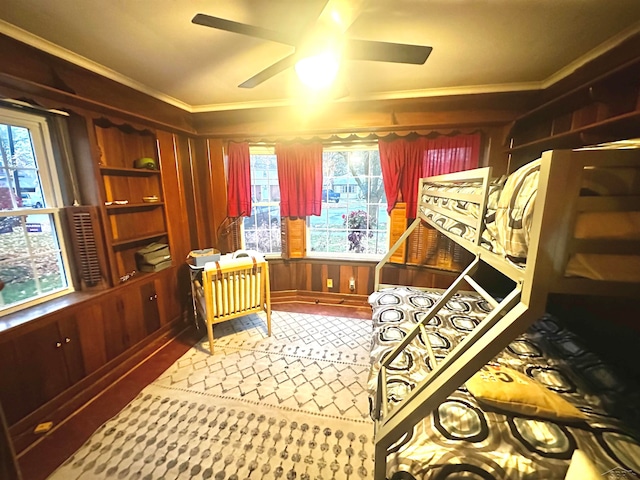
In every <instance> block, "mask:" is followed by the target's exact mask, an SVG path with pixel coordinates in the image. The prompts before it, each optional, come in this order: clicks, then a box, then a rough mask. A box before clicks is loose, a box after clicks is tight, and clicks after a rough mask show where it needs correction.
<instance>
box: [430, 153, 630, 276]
mask: <svg viewBox="0 0 640 480" xmlns="http://www.w3.org/2000/svg"><path fill="white" fill-rule="evenodd" d="M540 163H541V161H540V160H535V161H533V162H530V163H528V164H526V165H525V166H523V167H521V168H519V169H518V170H516V171H515V172H513V173H512V174H511V175H509V177H507V178H506V180H502V181H500V180H498V181H494V182H493V183H492V184H491V185H490V187H489V196H488V199H487V212H486V214H485V217H484V226H485V229H484V230H483V233H482V238H481V241H480V245H481V246H483V247H485V248H487V249H488V250H490V251H492V252H494V253H497V254H499V255H502V256H503V257H504V258H506V259H507V260H508V261H510V262H511V263H513V264H514V265H516V266H520V267H523V266H524V262H525V261H526V258H527V254H528V249H529V242H530V235H529V232H530V229H531V224H532V222H533V211H534V206H535V201H536V196H537V192H538V179H539V174H540ZM638 175H639V173H638V170H637V169H630V168H618V169H613V168H597V169H587V170H585V173H584V177H583V184H582V195H584V196H592V195H608V196H624V195H640V179H639V178H638ZM443 190H448V191H452V192H457V193H466V194H479V193H482V184H481V183H479V182H475V183H472V182H469V183H456V184H455V186H452V185H451V184H448V185H447V184H442V183H440V184H438V183H425V184H424V186H423V190H422V193H421V204H420V205H419V207H418V208H419V209H420V211H421V212H422V213H423V214H424V215H425V216H426V217H427V218H428V219H430V220H432V221H433V222H434V223H436V224H437V225H439V226H440V227H441V228H442V229H444V230H446V231H449V232H452V233H454V234H456V235H459V236H461V237H462V238H464V239H466V240H469V241H473V240H474V239H475V235H476V229H475V228H472V227H469V226H468V225H466V224H464V223H462V222H459V221H457V220H455V219H451V218H449V217H447V216H446V215H443V214H441V213H439V212H434V211H433V210H430V209H429V206H432V205H433V206H438V207H440V208H442V209H445V210H449V211H452V212H455V213H458V214H462V215H466V216H469V217H471V218H474V219H477V218H478V216H479V206H478V204H475V203H472V202H463V201H457V200H450V199H446V198H441V197H433V196H430V194H431V193H433V192H435V191H443ZM576 220H577V222H576V230H575V235H576V238H584V239H590V238H591V239H594V238H607V239H621V238H626V239H640V212H637V211H633V212H587V213H580V214H579V215H578V216H577V219H576ZM565 275H567V276H573V277H585V278H591V279H595V280H618V281H626V282H638V281H640V255H602V254H575V255H573V256H572V257H571V258H570V259H569V262H568V264H567V266H566V270H565Z"/></svg>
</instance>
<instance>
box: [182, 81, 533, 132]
mask: <svg viewBox="0 0 640 480" xmlns="http://www.w3.org/2000/svg"><path fill="white" fill-rule="evenodd" d="M536 95H537V92H506V93H495V94H485V95H456V96H448V97H438V98H435V97H434V98H421V99H415V98H412V99H396V100H377V101H360V102H344V103H334V104H332V105H331V108H326V109H323V110H322V111H319V110H318V111H314V112H309V111H303V110H301V109H300V108H298V107H297V106H295V107H286V106H283V107H270V108H261V109H251V110H244V111H243V110H235V111H233V110H231V111H218V112H203V113H195V114H193V122H194V128H195V129H196V130H197V131H198V132H200V133H201V134H205V135H212V136H213V135H215V136H219V137H220V138H237V139H243V140H245V139H247V138H249V139H256V138H258V139H259V138H264V137H269V136H276V137H282V138H285V139H291V138H295V137H296V136H297V135H300V134H304V135H313V134H319V133H326V132H335V133H345V132H349V133H350V132H354V131H360V132H361V131H376V132H385V131H403V130H414V129H417V130H423V129H427V130H433V129H442V130H445V129H457V130H459V129H475V128H479V127H484V126H495V125H504V124H505V123H509V122H511V121H512V120H513V119H515V118H516V117H517V116H518V115H519V114H521V113H523V112H525V111H527V110H528V109H529V108H530V107H531V105H532V99H534V98H535V96H536Z"/></svg>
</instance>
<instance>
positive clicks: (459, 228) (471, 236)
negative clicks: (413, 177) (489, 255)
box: [419, 181, 503, 251]
mask: <svg viewBox="0 0 640 480" xmlns="http://www.w3.org/2000/svg"><path fill="white" fill-rule="evenodd" d="M502 187H503V182H501V181H496V182H493V183H491V185H489V198H488V202H487V212H486V214H485V217H484V221H485V225H491V224H493V222H495V214H496V208H497V205H498V198H499V197H500V192H501V190H502ZM442 191H449V192H455V193H462V194H467V195H478V194H481V193H483V191H482V183H481V182H458V183H457V184H456V185H455V186H453V187H452V186H451V184H442V183H425V184H424V186H423V190H422V202H421V204H420V206H419V208H420V210H421V211H422V213H423V214H424V215H425V216H426V217H427V218H429V219H430V220H432V221H433V222H434V223H436V224H437V225H439V226H440V227H441V228H443V229H444V230H446V231H448V232H452V233H455V234H456V235H459V236H460V237H462V238H464V239H466V240H469V241H474V240H475V236H476V229H475V228H473V227H471V226H469V225H466V224H464V223H462V222H458V221H457V220H454V219H452V218H449V217H447V216H446V215H443V214H441V213H437V212H434V211H433V210H430V209H429V208H428V206H437V207H440V208H443V209H445V210H450V211H453V212H456V213H460V214H462V215H468V216H470V217H471V218H474V219H477V218H478V216H479V215H480V206H479V205H478V204H477V203H473V202H467V201H462V200H452V199H448V198H442V197H434V196H430V195H429V194H433V193H434V192H442ZM495 241H496V239H495V238H494V237H493V236H492V234H491V231H489V230H487V229H485V230H484V232H483V235H482V239H481V244H482V245H483V246H484V247H485V248H487V249H489V250H492V251H493V250H494V249H495V248H496V247H497V245H496V244H495Z"/></svg>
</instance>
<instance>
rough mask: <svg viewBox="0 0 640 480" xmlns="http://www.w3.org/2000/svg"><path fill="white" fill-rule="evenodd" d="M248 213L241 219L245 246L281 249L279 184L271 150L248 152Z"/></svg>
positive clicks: (262, 251)
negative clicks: (249, 192) (249, 177)
mask: <svg viewBox="0 0 640 480" xmlns="http://www.w3.org/2000/svg"><path fill="white" fill-rule="evenodd" d="M251 202H252V207H251V216H250V217H245V218H244V221H243V227H244V228H243V230H244V248H246V249H250V250H257V251H258V252H261V253H265V254H269V253H274V254H279V253H280V252H282V235H281V230H280V221H281V219H280V186H279V184H278V164H277V163H276V155H275V153H273V149H264V148H261V149H252V151H251Z"/></svg>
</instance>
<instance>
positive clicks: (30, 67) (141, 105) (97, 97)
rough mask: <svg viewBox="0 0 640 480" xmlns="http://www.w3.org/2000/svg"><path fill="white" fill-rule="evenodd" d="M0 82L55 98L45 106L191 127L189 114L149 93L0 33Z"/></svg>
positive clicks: (180, 127) (161, 124)
mask: <svg viewBox="0 0 640 480" xmlns="http://www.w3.org/2000/svg"><path fill="white" fill-rule="evenodd" d="M0 65H2V71H1V72H0V82H2V83H4V84H6V85H8V86H13V87H14V88H15V87H16V86H20V87H21V88H22V89H23V90H24V91H29V90H30V91H31V92H32V93H38V94H39V95H40V96H43V97H45V98H51V99H52V100H55V101H56V103H55V104H54V105H47V107H48V108H55V107H58V108H59V107H61V106H66V105H69V106H75V107H82V108H89V109H92V110H94V111H98V112H101V113H107V112H115V113H118V114H119V116H122V115H123V114H126V116H128V117H133V116H136V117H140V118H143V119H146V120H147V121H149V122H153V124H155V125H159V126H165V127H167V126H173V127H175V128H179V129H181V130H184V131H192V130H193V127H192V121H191V114H189V112H187V111H186V110H183V109H181V108H178V107H175V106H173V105H170V104H168V103H166V102H163V101H162V100H159V99H157V98H154V97H152V96H150V95H147V94H144V93H141V92H140V91H138V90H135V89H133V88H131V87H127V86H125V85H123V84H121V83H118V82H116V81H114V80H110V79H108V78H106V77H103V76H101V75H99V74H97V73H94V72H91V71H89V70H86V69H84V68H82V67H80V66H77V65H74V64H73V63H71V62H68V61H66V60H63V59H61V58H59V57H56V56H54V55H50V54H48V53H46V52H43V51H42V50H38V49H37V48H34V47H31V46H29V45H26V44H25V43H22V42H20V41H18V40H15V39H13V38H10V37H9V36H7V35H3V34H0Z"/></svg>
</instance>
